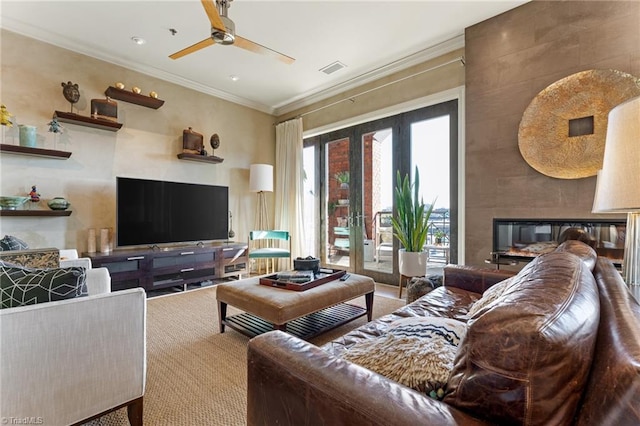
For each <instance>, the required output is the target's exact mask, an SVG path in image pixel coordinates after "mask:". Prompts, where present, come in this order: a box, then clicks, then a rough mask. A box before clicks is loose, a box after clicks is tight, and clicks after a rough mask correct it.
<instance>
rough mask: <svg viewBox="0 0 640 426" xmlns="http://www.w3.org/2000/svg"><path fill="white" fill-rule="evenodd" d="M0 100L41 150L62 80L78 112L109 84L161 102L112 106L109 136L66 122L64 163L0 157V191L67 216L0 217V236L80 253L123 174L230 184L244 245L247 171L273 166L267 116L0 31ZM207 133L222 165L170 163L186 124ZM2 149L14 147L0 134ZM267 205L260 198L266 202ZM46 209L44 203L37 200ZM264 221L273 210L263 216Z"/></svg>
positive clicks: (248, 211) (61, 105) (110, 210)
mask: <svg viewBox="0 0 640 426" xmlns="http://www.w3.org/2000/svg"><path fill="white" fill-rule="evenodd" d="M1 37H2V39H1V43H2V53H1V59H2V76H1V84H2V86H1V94H2V97H1V99H0V101H1V102H2V103H3V104H5V105H6V106H7V108H8V110H9V111H10V112H12V113H13V114H14V115H15V119H16V121H17V122H18V123H19V124H31V125H35V126H37V128H38V144H39V147H41V148H50V149H53V148H54V145H53V144H54V139H53V137H54V136H53V134H52V133H49V132H48V125H47V123H48V122H49V121H50V120H51V116H52V114H53V111H55V110H60V111H69V103H68V102H67V101H66V100H65V99H64V97H63V96H62V87H61V82H63V81H64V82H67V81H72V82H74V83H78V84H79V86H80V93H81V99H80V102H79V103H78V104H77V108H78V111H75V110H74V112H78V113H79V114H82V115H86V116H88V115H90V111H89V110H90V103H91V99H95V98H104V90H105V89H106V88H107V87H108V86H109V85H113V84H114V83H115V82H116V81H121V82H123V83H124V84H125V85H126V86H127V87H131V86H134V85H135V86H139V87H140V88H141V89H142V90H143V93H145V94H146V93H148V92H149V91H151V90H154V91H156V92H158V94H159V98H160V99H163V100H164V101H165V104H164V106H162V107H161V108H160V109H158V110H153V109H150V108H145V107H142V106H138V105H134V104H129V103H126V102H124V101H117V102H118V121H119V122H121V123H123V126H122V129H120V131H118V132H109V131H105V130H98V129H92V128H89V127H82V126H77V125H73V124H65V123H63V126H64V127H65V133H64V134H63V135H62V136H61V138H60V141H59V143H58V144H57V149H59V150H64V151H71V152H72V155H71V158H69V159H68V160H53V159H44V158H39V157H26V156H17V155H8V154H3V155H2V156H1V157H0V165H1V171H0V178H1V182H0V194H2V195H23V194H24V195H26V194H27V193H28V192H29V190H30V188H31V185H33V184H36V185H37V187H38V192H40V194H42V198H43V200H45V201H46V199H50V198H53V197H55V196H64V197H66V198H67V199H68V200H69V201H70V202H71V204H72V207H71V208H72V210H73V213H72V214H71V216H69V217H54V218H39V217H27V218H24V217H2V218H0V235H2V236H4V235H5V234H9V235H15V236H17V237H19V238H22V239H24V240H25V241H26V242H27V243H29V245H30V246H31V247H50V246H52V247H59V248H65V247H75V248H78V249H79V250H81V251H82V250H85V249H86V234H87V229H88V228H102V227H113V228H115V177H116V176H127V177H138V178H147V179H161V180H171V181H178V182H190V183H203V184H212V185H224V186H229V192H230V209H231V210H232V212H233V225H234V230H235V231H236V240H238V241H245V240H246V238H247V231H248V229H249V228H251V227H252V226H253V223H254V211H255V202H256V200H255V194H252V193H250V192H249V191H248V181H249V165H250V164H251V163H254V162H266V163H270V164H273V163H274V161H275V160H274V159H275V131H274V127H273V122H274V117H272V116H270V115H269V114H265V113H262V112H259V111H256V110H252V109H250V108H246V107H243V106H240V105H237V104H234V103H231V102H227V101H224V100H221V99H219V98H215V97H212V96H209V95H205V94H202V93H199V92H196V91H193V90H190V89H186V88H184V87H181V86H178V85H175V84H172V83H168V82H166V81H163V80H159V79H156V78H153V77H150V76H147V75H143V74H140V73H137V72H134V71H130V70H127V69H125V68H122V67H119V66H116V65H112V64H110V63H106V62H103V61H100V60H96V59H93V58H90V57H87V56H84V55H80V54H76V53H73V52H71V51H69V50H65V49H61V48H57V47H54V46H51V45H49V44H45V43H42V42H39V41H36V40H33V39H30V38H26V37H23V36H20V35H17V34H15V33H11V32H7V31H4V30H3V31H2V33H1ZM189 126H190V127H193V129H194V130H195V131H197V132H199V133H202V134H203V135H204V141H205V149H207V151H208V152H209V154H211V147H210V145H209V137H210V136H211V135H212V134H213V133H218V135H219V136H220V139H221V146H220V148H219V149H218V150H216V152H215V155H216V156H219V157H222V158H224V162H223V163H221V164H215V165H214V164H207V163H197V162H191V161H181V160H178V158H177V157H176V155H177V154H178V153H179V152H181V150H182V131H183V129H186V128H187V127H189ZM4 130H5V131H6V134H5V143H15V144H17V143H18V141H17V137H16V138H15V140H14V137H12V134H13V133H12V132H15V134H16V135H17V128H15V127H14V129H4ZM272 202H273V200H269V203H270V204H272ZM41 203H42V205H43V206H44V207H45V208H46V205H45V204H44V202H41ZM270 216H271V217H273V214H271V215H270Z"/></svg>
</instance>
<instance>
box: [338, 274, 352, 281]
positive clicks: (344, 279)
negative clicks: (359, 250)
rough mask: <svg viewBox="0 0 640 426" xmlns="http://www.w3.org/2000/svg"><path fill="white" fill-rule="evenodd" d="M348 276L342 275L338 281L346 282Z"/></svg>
mask: <svg viewBox="0 0 640 426" xmlns="http://www.w3.org/2000/svg"><path fill="white" fill-rule="evenodd" d="M349 276H350V275H349V274H344V275H343V276H341V277H340V281H346V280H348V279H349Z"/></svg>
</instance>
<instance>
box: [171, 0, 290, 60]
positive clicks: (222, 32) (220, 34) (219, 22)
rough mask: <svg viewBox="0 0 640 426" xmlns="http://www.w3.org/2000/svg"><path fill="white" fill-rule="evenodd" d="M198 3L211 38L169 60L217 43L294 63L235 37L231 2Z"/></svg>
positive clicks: (205, 1)
mask: <svg viewBox="0 0 640 426" xmlns="http://www.w3.org/2000/svg"><path fill="white" fill-rule="evenodd" d="M200 1H201V2H202V6H203V7H204V10H205V12H206V13H207V16H208V17H209V21H211V36H210V37H208V38H206V39H204V40H202V41H199V42H197V43H196V44H193V45H191V46H189V47H187V48H184V49H182V50H180V51H178V52H176V53H174V54H172V55H169V57H170V58H171V59H178V58H181V57H183V56H185V55H188V54H190V53H193V52H197V51H198V50H200V49H203V48H205V47H207V46H211V45H213V44H216V43H219V44H232V45H234V46H237V47H240V48H242V49H245V50H248V51H250V52H254V53H260V54H262V55H270V56H273V57H275V58H276V59H278V60H280V61H282V62H284V63H286V64H292V63H293V62H294V61H295V59H293V58H292V57H290V56H287V55H284V54H282V53H280V52H276V51H275V50H273V49H269V48H268V47H265V46H262V45H261V44H258V43H255V42H253V41H251V40H249V39H246V38H244V37H240V36H239V35H237V34H236V24H235V23H234V22H233V21H232V20H231V19H229V17H228V16H227V11H228V10H229V7H231V2H232V1H233V0H215V3H214V0H200Z"/></svg>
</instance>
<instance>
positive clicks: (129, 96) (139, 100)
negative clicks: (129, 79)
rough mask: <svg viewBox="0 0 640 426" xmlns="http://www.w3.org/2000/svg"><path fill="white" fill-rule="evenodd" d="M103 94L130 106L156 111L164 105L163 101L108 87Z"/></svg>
mask: <svg viewBox="0 0 640 426" xmlns="http://www.w3.org/2000/svg"><path fill="white" fill-rule="evenodd" d="M104 94H105V95H107V96H108V97H110V98H112V99H117V100H119V101H125V102H129V103H130V104H136V105H142V106H144V107H147V108H153V109H158V108H160V107H161V106H162V105H164V101H163V100H160V99H157V98H152V97H151V96H146V95H141V94H139V93H134V92H132V91H130V90H124V89H118V88H117V87H113V86H109V87H108V88H107V90H105V91H104Z"/></svg>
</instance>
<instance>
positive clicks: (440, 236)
mask: <svg viewBox="0 0 640 426" xmlns="http://www.w3.org/2000/svg"><path fill="white" fill-rule="evenodd" d="M446 236H447V234H445V233H444V232H443V231H441V230H439V229H438V230H437V231H436V232H434V233H433V237H434V238H435V241H436V244H442V243H443V242H444V239H445V237H446Z"/></svg>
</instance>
